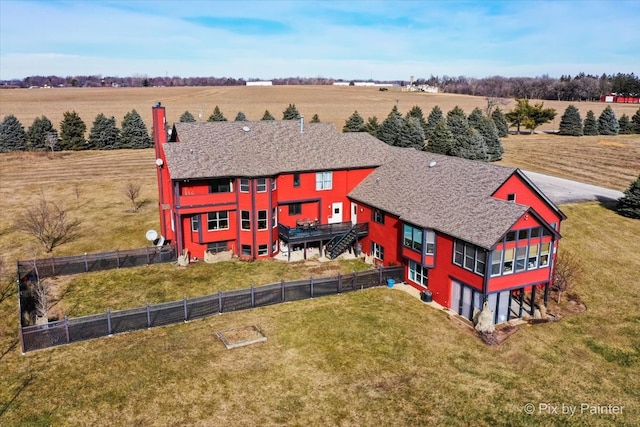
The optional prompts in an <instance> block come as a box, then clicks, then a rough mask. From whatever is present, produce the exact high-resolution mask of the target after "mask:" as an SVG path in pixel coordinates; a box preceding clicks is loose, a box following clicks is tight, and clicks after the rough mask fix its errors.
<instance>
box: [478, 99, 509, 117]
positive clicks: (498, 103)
mask: <svg viewBox="0 0 640 427" xmlns="http://www.w3.org/2000/svg"><path fill="white" fill-rule="evenodd" d="M485 99H486V100H487V106H486V107H485V109H484V113H485V114H486V116H487V117H491V113H493V110H495V109H496V107H506V106H507V105H509V100H508V99H505V98H499V97H497V96H487V97H486V98H485Z"/></svg>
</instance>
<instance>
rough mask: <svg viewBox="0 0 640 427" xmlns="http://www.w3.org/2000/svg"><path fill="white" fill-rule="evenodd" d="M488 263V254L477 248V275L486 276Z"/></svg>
mask: <svg viewBox="0 0 640 427" xmlns="http://www.w3.org/2000/svg"><path fill="white" fill-rule="evenodd" d="M486 263H487V253H486V252H485V251H484V250H482V249H480V248H476V273H478V274H481V275H484V268H485V265H486Z"/></svg>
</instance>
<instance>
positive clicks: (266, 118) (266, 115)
mask: <svg viewBox="0 0 640 427" xmlns="http://www.w3.org/2000/svg"><path fill="white" fill-rule="evenodd" d="M275 119H276V118H275V117H273V116H272V115H271V113H270V112H269V110H264V115H263V116H262V118H261V119H260V120H275Z"/></svg>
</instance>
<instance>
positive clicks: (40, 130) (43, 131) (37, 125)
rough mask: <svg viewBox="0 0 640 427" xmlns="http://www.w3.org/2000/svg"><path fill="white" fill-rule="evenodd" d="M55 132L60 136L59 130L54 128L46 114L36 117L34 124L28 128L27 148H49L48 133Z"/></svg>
mask: <svg viewBox="0 0 640 427" xmlns="http://www.w3.org/2000/svg"><path fill="white" fill-rule="evenodd" d="M52 133H53V134H54V137H55V138H56V139H57V138H58V131H56V130H55V129H54V128H53V124H51V120H49V119H48V118H47V117H46V116H42V117H36V118H35V119H34V120H33V124H32V125H31V126H30V127H29V129H27V148H28V149H29V150H32V151H41V150H46V149H48V146H47V135H49V134H52Z"/></svg>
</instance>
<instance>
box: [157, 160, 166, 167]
mask: <svg viewBox="0 0 640 427" xmlns="http://www.w3.org/2000/svg"><path fill="white" fill-rule="evenodd" d="M163 164H164V162H163V161H162V159H156V165H158V166H162V165H163Z"/></svg>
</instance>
